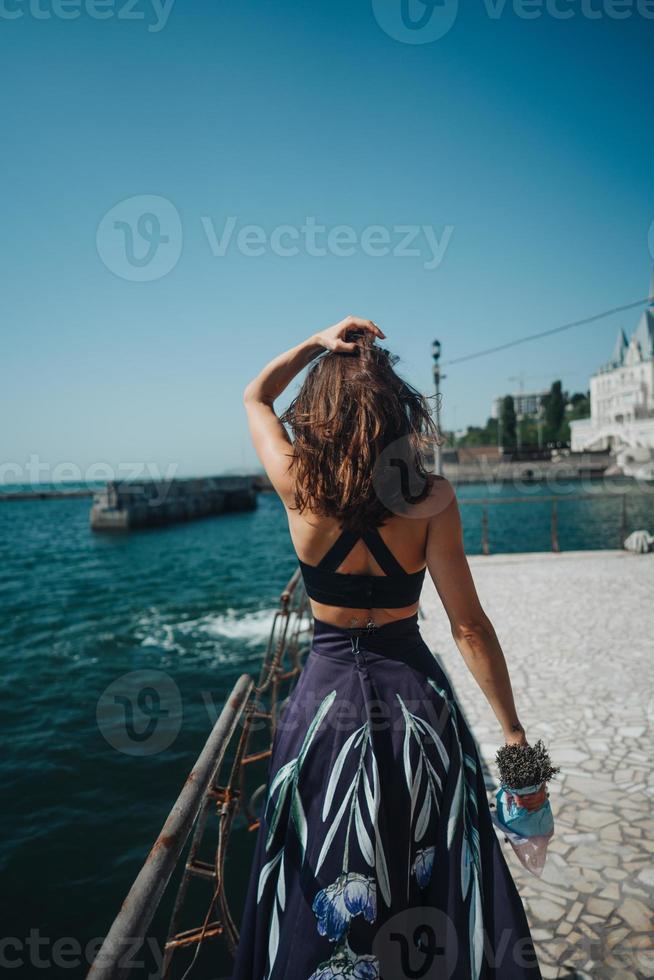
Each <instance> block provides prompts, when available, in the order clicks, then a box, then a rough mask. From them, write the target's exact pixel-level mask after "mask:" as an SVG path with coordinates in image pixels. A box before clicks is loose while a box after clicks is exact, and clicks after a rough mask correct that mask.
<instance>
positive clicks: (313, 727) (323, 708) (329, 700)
mask: <svg viewBox="0 0 654 980" xmlns="http://www.w3.org/2000/svg"><path fill="white" fill-rule="evenodd" d="M335 697H336V691H332V692H331V693H330V694H328V695H327V697H326V698H324V699H323V701H322V702H321V704H320V707H319V708H318V710H317V711H316V716H315V718H314V719H313V721H312V722H311V724H310V725H309V727H308V729H307V733H306V735H305V736H304V741H303V742H302V748H301V750H300V754H299V756H298V760H297V761H298V768H299V767H300V766H301V765H302V763H303V762H304V760H305V758H306V754H307V752H308V751H309V748H310V746H311V742H312V741H313V736H314V735H315V733H316V731H317V729H318V726H319V725H320V723H321V721H322V720H323V718H324V717H325V715H326V714H327V712H328V711H329V709H330V708H331V706H332V704H333V703H334V698H335Z"/></svg>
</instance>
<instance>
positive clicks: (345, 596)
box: [287, 476, 451, 626]
mask: <svg viewBox="0 0 654 980" xmlns="http://www.w3.org/2000/svg"><path fill="white" fill-rule="evenodd" d="M429 482H430V486H429V493H428V495H427V496H426V498H425V499H424V500H423V501H422V502H420V503H418V504H413V505H408V506H407V509H406V512H405V513H404V514H402V515H398V514H393V515H391V516H390V517H389V518H388V519H387V520H386V521H385V522H384V523H383V525H381V526H380V527H378V528H374V527H367V528H363V529H361V531H352V532H348V531H344V530H343V529H342V525H341V523H340V522H339V521H338V520H337V519H335V518H333V517H324V516H321V515H320V514H316V513H315V512H314V513H312V512H308V513H307V512H306V511H305V512H303V513H302V514H300V513H298V512H297V511H294V510H292V509H291V508H287V516H288V524H289V531H290V535H291V540H292V542H293V546H294V548H295V552H296V554H297V557H298V560H299V562H300V568H301V569H302V573H303V576H304V580H305V584H306V586H307V592H308V594H309V597H310V599H311V601H312V606H313V611H314V615H315V616H316V618H318V619H321V620H323V621H324V622H329V623H333V624H335V625H339V626H343V625H349V626H356V625H363V624H364V623H367V622H369V621H374V622H375V623H376V624H377V625H382V624H383V623H386V622H391V621H393V620H396V619H402V618H404V617H407V616H411V615H413V614H414V613H415V612H416V611H417V609H418V604H419V603H418V600H419V596H420V590H421V587H422V580H423V577H424V573H425V571H426V568H427V542H428V535H429V525H430V517H431V516H433V512H434V510H435V509H437V508H441V509H442V507H443V502H444V498H445V496H447V497H448V499H449V498H450V497H451V488H450V486H449V484H448V483H447V481H444V480H439V479H438V478H436V477H433V476H432V477H430V481H429ZM384 579H385V580H386V581H380V580H384ZM357 597H358V598H357ZM325 600H326V601H325Z"/></svg>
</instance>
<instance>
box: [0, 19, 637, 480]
mask: <svg viewBox="0 0 654 980" xmlns="http://www.w3.org/2000/svg"><path fill="white" fill-rule="evenodd" d="M66 2H67V4H68V6H66V5H65V4H64V6H63V7H58V6H57V0H38V3H37V0H28V2H25V3H24V2H22V0H4V2H3V6H2V13H1V14H0V59H1V60H0V63H1V64H2V67H3V70H4V84H3V85H2V87H1V89H0V111H1V118H2V127H3V134H4V140H3V143H4V148H3V152H2V155H0V177H1V180H2V191H3V193H2V197H1V204H0V209H1V210H0V214H1V218H2V227H3V231H4V232H5V234H4V235H3V236H2V243H1V244H0V260H1V263H2V270H3V273H4V275H3V288H2V293H1V295H0V304H1V305H0V309H1V315H2V322H3V337H2V361H1V363H2V384H1V386H0V413H1V418H2V429H1V430H0V464H2V465H3V467H4V469H3V471H2V476H4V478H5V479H11V476H12V472H11V471H9V470H8V469H7V465H6V464H7V463H12V464H15V465H16V466H19V467H21V466H24V465H25V463H26V462H27V461H28V460H29V459H30V458H32V459H34V458H36V459H38V460H39V461H40V463H42V464H43V467H44V468H43V470H42V478H44V479H48V478H52V476H53V474H54V475H55V476H58V477H60V476H61V475H65V473H64V471H63V470H62V466H64V465H65V464H70V466H71V475H74V473H75V469H76V468H77V469H78V470H79V471H80V472H81V473H82V474H83V475H94V473H95V472H96V471H95V470H91V469H90V468H91V467H93V466H94V465H97V464H103V463H104V464H107V466H108V467H110V468H112V470H113V471H115V472H116V473H117V475H125V473H124V472H123V469H124V468H125V467H129V466H130V465H132V464H138V465H140V466H141V467H147V468H148V469H149V471H150V472H161V473H164V472H167V473H172V472H175V473H178V474H179V475H192V474H196V473H197V474H204V473H214V472H220V471H222V470H224V469H233V468H235V467H246V468H247V467H252V466H254V465H255V456H254V452H253V450H252V449H251V447H250V444H249V440H248V437H247V429H246V424H245V417H244V414H243V411H242V406H241V392H242V389H243V387H244V386H245V384H246V382H247V381H248V380H249V379H250V378H251V377H252V376H253V375H254V374H255V373H256V372H257V371H258V370H259V368H260V367H262V366H263V364H264V363H265V362H266V360H268V359H269V358H271V357H273V356H274V355H275V354H277V353H279V352H280V351H281V350H283V349H285V348H287V347H290V346H292V345H293V344H295V343H297V342H299V341H300V340H302V339H303V338H304V337H305V335H307V334H309V333H311V332H313V331H314V330H316V329H318V328H319V327H321V326H324V325H327V324H329V323H332V322H335V321H336V320H338V319H340V318H341V317H342V316H344V315H345V314H347V313H350V312H351V313H355V314H357V315H361V316H370V317H372V318H373V319H375V320H376V321H377V322H378V323H379V324H380V325H381V326H382V327H383V329H384V330H385V332H386V334H387V338H388V340H387V343H388V345H389V346H390V347H391V348H392V349H394V350H396V351H397V352H398V353H399V354H400V356H401V359H402V360H401V366H400V367H401V370H402V371H403V373H404V374H405V375H406V376H407V377H408V378H409V379H410V380H411V381H412V382H414V383H415V384H417V385H418V386H419V387H421V388H423V389H424V390H425V391H428V390H430V385H431V363H430V356H429V355H430V344H431V341H432V339H434V338H435V337H437V338H438V339H440V341H441V342H442V344H443V359H444V360H445V361H447V360H448V359H449V358H455V357H457V356H460V355H463V354H467V353H469V352H472V351H475V350H477V349H480V348H484V347H487V346H491V345H494V344H498V343H502V342H504V341H507V340H510V339H512V338H514V337H517V336H521V335H523V334H525V333H530V332H536V331H538V330H542V329H546V328H548V327H551V326H556V325H558V324H560V323H564V322H566V321H568V320H572V319H576V318H578V317H583V316H586V315H590V314H593V313H596V312H599V311H601V310H603V309H605V308H609V307H613V306H616V305H619V304H621V303H626V302H629V301H630V300H635V299H638V298H640V297H642V296H645V295H646V293H647V290H648V284H649V279H650V274H651V268H652V265H653V264H654V257H653V255H652V254H651V252H650V246H651V247H652V248H654V232H652V234H651V235H650V238H649V243H648V234H649V233H650V228H651V226H652V222H653V221H654V167H653V161H654V126H653V125H652V123H653V117H654V111H653V110H654V78H653V75H654V72H653V70H652V58H651V51H652V42H653V41H654V19H651V17H654V5H652V4H651V3H649V4H648V3H647V0H641V2H640V5H639V4H637V3H636V0H634V3H633V5H629V3H628V0H627V2H626V3H625V2H623V0H621V3H620V5H618V4H617V3H615V2H613V3H612V2H611V0H584V3H583V4H582V0H578V2H577V0H558V7H556V8H555V7H554V5H553V3H552V2H550V3H548V4H547V5H546V4H543V7H542V9H540V10H539V8H538V7H534V6H533V4H532V5H530V6H528V7H527V6H525V8H524V10H529V11H531V12H534V11H535V12H537V13H540V16H538V17H536V18H534V19H526V18H525V17H524V16H520V15H519V14H520V10H521V9H522V8H520V7H519V6H516V5H512V4H510V3H506V4H505V5H503V4H501V3H499V2H497V0H496V2H494V3H491V0H486V2H484V0H466V3H465V5H464V4H463V3H461V4H460V5H459V9H458V12H457V8H456V4H454V3H452V2H451V0H445V8H444V9H441V8H439V7H437V8H435V16H441V17H444V16H446V15H449V14H454V13H455V14H456V17H455V18H454V20H453V22H452V23H451V27H450V29H449V30H447V31H445V30H444V29H443V36H442V37H440V38H438V39H436V40H431V41H427V42H425V43H405V42H404V40H398V39H397V37H396V36H392V34H393V33H395V34H400V35H401V34H402V31H404V34H405V35H408V36H409V38H410V40H412V41H416V40H417V39H418V34H419V32H417V31H416V30H413V31H411V30H408V29H406V28H403V27H402V22H401V21H400V19H399V10H400V0H357V2H355V3H352V2H349V3H345V2H341V0H329V2H326V0H320V2H317V3H311V4H308V3H300V2H288V0H279V2H276V3H272V2H270V0H267V2H263V0H245V2H239V3H238V4H236V3H231V4H226V3H224V2H222V0H218V2H215V3H209V2H206V0H205V2H200V0H186V2H185V3H182V2H181V0H177V2H176V3H173V4H172V6H171V7H170V8H169V9H168V10H167V11H166V12H165V13H164V14H162V12H161V10H162V8H161V7H160V5H157V6H154V5H153V4H152V2H151V0H136V2H134V3H133V4H132V5H131V7H129V8H128V7H127V6H126V4H125V0H115V2H113V0H108V2H107V4H106V5H105V6H104V7H103V8H102V10H103V12H104V13H105V14H106V17H105V18H104V19H98V17H97V15H96V14H97V11H96V8H95V7H93V6H91V0H79V2H77V0H66ZM410 4H411V11H412V13H413V14H414V15H415V16H416V17H417V16H419V15H420V14H421V13H422V12H424V11H425V8H424V6H423V5H422V3H421V2H419V0H410ZM97 9H98V10H99V9H100V8H97ZM555 9H557V10H563V9H566V10H568V11H571V12H572V17H570V18H569V19H565V20H564V19H559V18H558V17H557V16H555V14H554V13H553V11H554V10H555ZM130 11H131V16H129V15H130ZM157 11H159V12H157ZM375 11H376V12H377V16H376V14H375ZM489 11H491V12H494V13H493V15H492V16H491V15H490V14H489ZM500 11H501V12H500ZM516 11H517V12H516ZM616 11H622V13H623V14H624V13H627V14H628V16H626V17H624V18H623V19H617V18H616V16H615V13H616ZM7 12H9V15H12V16H11V18H10V19H8V14H7ZM62 12H65V13H68V14H69V15H70V19H63V18H62V16H60V14H61V13H62ZM523 12H524V11H523ZM427 13H428V11H427ZM589 13H592V16H589ZM645 13H649V14H650V15H651V17H650V18H648V17H645V16H644V14H645ZM430 23H431V24H433V23H435V22H434V21H431V22H430ZM443 24H445V21H443ZM384 26H385V27H386V29H384ZM429 29H431V28H430V26H429V25H428V26H427V28H425V30H429ZM162 199H163V202H162ZM121 202H122V203H121ZM114 208H115V210H112V209H114ZM109 212H111V214H109ZM149 215H152V216H153V217H148V216H149ZM139 219H140V224H139ZM229 219H231V226H230V224H229V223H228V220H229ZM307 219H309V222H310V223H313V224H315V225H318V226H324V228H325V231H324V232H320V234H319V236H318V237H317V238H316V244H315V247H314V246H312V245H311V242H310V241H309V240H308V238H307V232H306V222H307ZM153 222H154V223H153ZM157 222H158V224H157ZM246 226H256V227H255V230H254V231H253V230H252V229H250V230H249V232H248V230H247V228H246ZM281 226H288V227H287V228H285V229H282V231H281V232H280V228H281ZM338 226H346V228H345V230H343V229H341V230H340V231H339V229H338ZM377 226H380V227H377ZM230 227H232V229H233V230H232V234H231V237H229V234H225V229H226V228H227V232H229V228H230ZM407 228H408V229H409V231H407V230H406V229H407ZM139 229H140V231H139ZM244 229H245V230H244ZM257 229H258V230H257ZM276 229H277V231H275V230H276ZM303 229H304V230H303ZM348 229H349V230H348ZM398 229H404V230H398ZM425 229H427V230H426V231H425ZM140 232H143V234H141V233H140ZM328 233H329V234H330V238H329V240H328V239H327V234H328ZM409 234H410V235H412V236H413V237H412V240H411V241H410V242H409V241H408V239H407V235H409ZM275 235H278V236H280V238H279V242H280V244H281V248H280V247H279V246H278V245H277V244H275ZM239 236H240V238H239ZM166 239H167V240H166ZM221 239H222V240H223V242H222V244H223V247H222V248H221V247H220V243H221ZM402 242H404V248H402V247H401V246H402ZM239 243H240V244H239ZM282 249H286V250H289V251H290V252H291V253H292V254H287V255H284V254H280V252H281V250H282ZM407 250H408V251H409V252H411V251H413V252H414V253H417V254H409V255H404V254H401V252H402V251H407ZM439 250H440V251H439ZM384 251H385V252H386V253H387V254H372V253H373V252H384ZM256 252H259V253H261V254H250V253H256ZM313 252H318V253H322V252H326V254H311V253H313ZM220 253H222V254H220ZM152 256H154V257H153V258H152V260H151V261H150V257H152ZM637 319H638V311H634V312H633V313H631V314H625V315H623V316H618V317H613V318H612V319H609V320H607V321H603V322H602V323H599V324H594V325H591V326H588V327H582V328H579V329H577V330H574V331H571V332H569V333H566V334H563V335H561V336H559V337H554V338H551V339H548V340H543V341H537V342H535V343H533V344H530V345H527V346H524V347H519V348H516V349H515V350H512V351H509V352H507V353H506V354H500V355H493V356H490V357H485V358H481V359H479V360H476V361H471V362H469V363H466V364H462V365H460V366H452V367H451V369H446V374H447V378H446V380H445V382H444V386H443V393H444V401H443V413H444V415H443V418H444V423H445V425H446V426H448V427H454V426H455V427H462V426H464V425H466V424H472V423H474V424H477V423H483V422H484V420H485V419H486V417H487V416H488V414H489V412H490V406H491V401H492V399H493V397H494V396H495V395H497V394H501V393H505V392H506V391H507V390H516V389H517V387H518V382H516V381H512V380H509V379H510V378H514V377H516V376H518V375H519V374H520V372H523V373H524V384H525V387H526V388H528V389H531V388H541V387H546V386H547V385H548V384H549V382H550V381H551V380H552V379H554V378H557V377H560V378H561V379H562V381H563V384H564V387H566V388H569V389H572V390H578V389H585V388H586V387H587V381H588V376H589V374H590V373H591V372H592V371H593V370H594V369H595V368H596V367H597V366H598V365H599V364H600V363H601V362H602V361H604V360H606V359H607V358H608V356H609V355H610V351H611V349H612V347H613V341H614V337H615V333H616V331H617V328H618V327H619V326H624V327H625V329H626V330H627V333H629V332H630V331H631V329H632V328H633V327H634V326H635V324H636V322H637ZM284 404H285V400H281V401H280V408H281V407H283V405H284ZM0 478H1V477H0Z"/></svg>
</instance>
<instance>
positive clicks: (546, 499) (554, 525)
mask: <svg viewBox="0 0 654 980" xmlns="http://www.w3.org/2000/svg"><path fill="white" fill-rule="evenodd" d="M630 496H636V493H635V492H633V491H632V492H625V493H620V494H618V493H593V494H592V495H591V494H588V493H586V494H584V493H575V494H565V495H563V494H558V495H557V494H548V495H542V496H541V495H538V496H533V497H467V498H466V497H460V498H459V505H460V506H461V507H467V506H477V507H481V551H482V554H484V555H489V554H490V536H489V527H490V519H489V511H490V509H491V508H492V507H499V506H502V505H505V504H534V503H549V504H550V544H551V548H552V551H554V552H559V551H561V546H560V541H559V504H560V503H564V502H566V501H568V500H584V501H586V502H588V501H590V500H596V499H598V498H603V499H611V500H617V501H619V502H620V530H619V540H618V541H617V542H616V547H617V548H622V547H623V544H624V540H625V538H626V537H627V534H628V530H629V518H628V509H627V498H628V497H630Z"/></svg>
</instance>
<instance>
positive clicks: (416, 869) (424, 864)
mask: <svg viewBox="0 0 654 980" xmlns="http://www.w3.org/2000/svg"><path fill="white" fill-rule="evenodd" d="M435 853H436V848H435V847H423V848H422V850H420V851H418V852H417V854H416V859H415V861H414V862H413V866H412V868H411V871H412V872H413V874H414V875H415V876H416V881H417V882H418V887H419V888H426V887H427V885H428V884H429V879H430V878H431V873H432V871H433V869H434V854H435Z"/></svg>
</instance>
